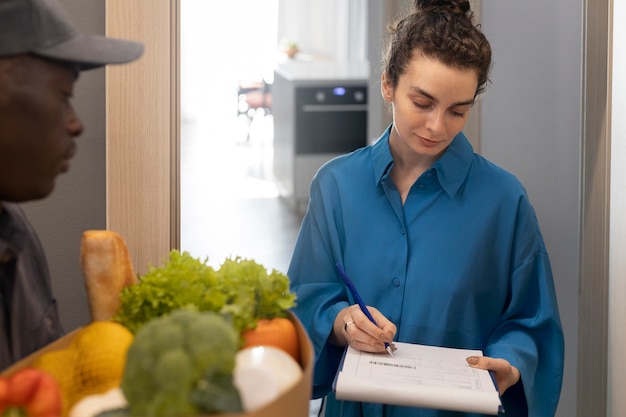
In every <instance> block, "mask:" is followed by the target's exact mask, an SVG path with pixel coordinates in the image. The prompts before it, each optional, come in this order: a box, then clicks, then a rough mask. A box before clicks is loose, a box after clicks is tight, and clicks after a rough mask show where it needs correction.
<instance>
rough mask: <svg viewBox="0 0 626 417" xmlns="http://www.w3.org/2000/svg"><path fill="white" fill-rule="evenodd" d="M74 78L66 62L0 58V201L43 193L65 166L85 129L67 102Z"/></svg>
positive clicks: (43, 195) (37, 196) (34, 58)
mask: <svg viewBox="0 0 626 417" xmlns="http://www.w3.org/2000/svg"><path fill="white" fill-rule="evenodd" d="M75 81H76V72H75V71H74V69H73V68H72V67H71V66H70V65H66V64H61V63H57V62H54V61H49V60H46V59H42V58H37V57H34V56H29V55H23V56H19V57H14V58H9V59H4V60H0V121H1V122H0V200H9V201H16V202H20V201H28V200H34V199H39V198H43V197H45V196H47V195H48V194H49V193H50V192H51V191H52V189H53V187H54V183H55V179H56V177H57V176H58V175H59V174H61V173H64V172H66V171H67V170H68V169H69V161H70V159H71V158H72V157H73V156H74V154H75V152H76V145H75V143H74V139H75V138H76V137H77V136H78V135H80V133H81V132H82V131H83V125H82V123H81V121H80V120H79V118H78V116H77V115H76V113H75V112H74V108H73V106H72V104H71V101H70V99H71V97H72V92H73V89H74V82H75Z"/></svg>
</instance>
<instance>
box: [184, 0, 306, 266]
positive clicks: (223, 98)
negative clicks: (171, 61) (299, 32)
mask: <svg viewBox="0 0 626 417" xmlns="http://www.w3.org/2000/svg"><path fill="white" fill-rule="evenodd" d="M217 10H218V8H217V7H216V6H214V5H213V3H212V2H207V1H205V0H182V1H181V163H180V165H181V174H180V181H181V191H180V193H181V216H180V217H181V244H180V246H181V250H184V251H188V252H189V253H191V254H192V255H193V256H196V257H199V258H201V259H204V258H208V263H209V264H211V265H213V266H219V265H220V264H221V263H222V262H223V261H224V259H225V258H227V257H235V256H241V257H242V258H248V259H254V260H255V261H257V262H259V263H261V264H263V265H264V266H265V267H266V268H268V269H277V270H279V271H281V272H284V273H286V271H287V267H288V262H289V259H290V257H291V252H292V250H293V245H294V243H295V238H296V235H297V231H298V228H299V221H300V219H299V218H298V216H297V215H296V214H295V213H293V212H291V211H290V209H289V208H288V207H287V206H286V205H285V204H284V203H283V202H282V200H281V199H280V197H279V193H278V189H277V186H276V182H275V180H274V176H273V172H272V171H273V168H272V167H273V118H272V113H271V84H272V82H273V69H274V65H275V59H276V56H277V45H278V40H277V21H278V0H236V1H230V2H226V3H220V6H219V13H218V12H217ZM256 87H260V88H259V89H255V88H256ZM257 93H261V94H262V95H261V99H262V100H261V103H262V104H260V105H257V104H255V103H256V102H255V101H254V100H255V94H257ZM257 98H258V96H257Z"/></svg>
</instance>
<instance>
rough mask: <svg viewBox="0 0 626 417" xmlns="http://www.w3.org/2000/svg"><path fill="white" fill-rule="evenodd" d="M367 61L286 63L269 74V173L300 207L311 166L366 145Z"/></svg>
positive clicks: (315, 167) (284, 194)
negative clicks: (271, 165)
mask: <svg viewBox="0 0 626 417" xmlns="http://www.w3.org/2000/svg"><path fill="white" fill-rule="evenodd" d="M367 83H368V66H367V63H329V62H318V63H313V62H312V63H291V64H285V65H283V66H279V67H278V68H277V69H276V71H275V75H274V84H273V86H272V91H273V95H274V97H273V102H272V105H273V115H274V175H275V177H276V180H277V181H278V185H279V189H280V192H281V196H282V197H283V198H285V199H286V200H287V201H288V202H289V203H290V204H291V205H292V206H293V208H294V209H295V210H297V211H298V212H300V213H303V212H304V211H305V210H306V206H307V204H308V199H309V188H310V184H311V180H312V179H313V176H314V175H315V173H316V172H317V170H318V169H319V168H320V167H321V166H322V165H323V164H324V163H325V162H327V161H328V160H330V159H331V158H334V157H336V156H339V155H341V154H344V153H348V152H351V151H353V150H355V149H357V148H361V147H363V146H366V145H367V142H368V141H367V115H368V110H367V96H368V88H367Z"/></svg>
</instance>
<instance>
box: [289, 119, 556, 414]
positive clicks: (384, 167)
mask: <svg viewBox="0 0 626 417" xmlns="http://www.w3.org/2000/svg"><path fill="white" fill-rule="evenodd" d="M389 132H390V129H387V130H386V132H385V133H384V134H383V135H382V136H381V138H380V139H379V140H378V141H377V142H376V143H375V144H374V145H371V146H367V147H365V148H362V149H360V150H357V151H355V152H353V153H351V154H348V155H344V156H341V157H338V158H336V159H334V160H332V161H329V162H328V163H327V164H325V165H324V166H323V167H322V168H321V169H320V170H319V172H318V173H317V175H316V176H315V178H314V179H313V181H312V184H311V192H310V202H309V207H308V210H307V213H306V215H305V217H304V219H303V222H302V226H301V230H300V233H299V236H298V239H297V243H296V247H295V251H294V254H293V258H292V261H291V264H290V267H289V270H288V276H289V277H290V279H291V281H292V289H293V291H294V292H295V293H296V295H297V303H298V305H297V306H296V307H295V308H294V312H295V313H296V314H297V316H298V317H299V318H300V320H301V321H302V322H303V324H304V326H305V327H306V329H307V330H308V332H309V335H310V337H311V339H312V342H313V344H314V348H315V358H316V364H315V372H314V387H313V390H314V397H322V396H325V395H327V394H328V393H329V392H330V391H331V384H332V380H333V378H334V376H335V373H336V371H337V367H338V365H339V361H340V358H341V355H342V352H343V349H341V348H338V347H336V346H334V345H332V344H330V343H329V342H328V337H329V335H330V333H331V332H332V329H333V323H334V320H335V318H336V316H337V314H338V312H339V311H340V310H341V309H343V308H345V307H347V306H348V305H350V304H352V303H354V300H352V299H351V297H350V295H349V294H348V292H347V291H346V289H345V288H344V286H343V285H342V282H341V280H340V279H339V277H338V276H337V274H336V272H335V267H334V266H335V264H336V263H340V264H342V265H343V266H344V268H345V269H346V271H347V273H348V275H350V277H351V278H352V280H353V281H354V284H355V286H356V287H357V288H358V290H359V292H360V295H361V296H362V298H363V299H364V300H365V302H366V304H368V305H372V306H374V307H376V308H378V309H379V310H380V311H381V312H382V313H383V314H384V315H385V316H386V317H387V318H388V319H389V320H391V321H392V322H394V323H395V324H396V326H397V327H398V332H397V334H396V339H397V340H398V341H402V342H411V343H421V344H428V345H437V346H447V347H456V348H468V349H481V350H483V352H484V354H485V355H487V356H492V357H500V358H504V359H506V360H508V361H509V362H510V363H511V364H512V365H514V366H516V367H517V368H518V369H519V370H520V374H521V381H522V382H521V383H520V384H517V385H516V386H514V387H512V388H510V389H509V391H507V392H506V393H505V395H504V397H503V404H504V408H505V409H506V411H507V415H509V416H511V415H525V414H526V407H528V410H529V411H528V412H529V414H530V415H532V416H552V415H554V413H555V410H556V406H557V403H558V398H559V394H560V389H561V382H562V373H563V351H564V341H563V333H562V328H561V323H560V319H559V313H558V307H557V301H556V296H555V290H554V284H553V278H552V272H551V269H550V261H549V258H548V254H547V252H546V248H545V245H544V241H543V238H542V235H541V232H540V229H539V225H538V222H537V219H536V216H535V212H534V210H533V208H532V206H531V204H530V202H529V199H528V196H527V194H526V191H525V189H524V187H523V186H522V185H521V183H520V182H519V181H518V180H517V179H516V178H515V177H514V176H513V175H512V174H510V173H508V172H506V171H505V170H503V169H502V168H500V167H498V166H496V165H495V164H493V163H492V162H490V161H488V160H486V159H485V158H483V157H481V156H480V155H477V154H475V153H474V152H473V149H472V147H471V145H470V143H469V142H468V141H467V139H466V138H465V136H464V135H463V134H462V133H460V134H459V135H458V136H457V137H455V138H454V140H453V141H452V143H451V144H450V146H449V147H448V149H447V150H446V151H445V153H444V154H443V155H442V156H441V157H440V158H439V159H438V160H437V161H436V162H435V163H434V164H433V165H432V167H431V168H430V169H428V170H427V171H426V172H424V173H423V174H422V175H421V176H420V178H419V179H418V180H417V181H416V182H415V184H414V185H413V186H412V188H411V190H410V192H409V194H408V196H407V198H406V201H405V203H404V204H402V201H401V198H400V194H399V192H398V190H397V189H396V187H395V185H394V184H393V182H392V180H391V177H390V175H389V173H390V171H391V168H392V166H393V158H392V156H391V152H390V150H389ZM383 407H384V408H385V411H384V412H383ZM326 408H327V410H328V412H330V414H329V413H328V412H327V415H329V416H330V415H339V414H338V413H339V410H341V412H342V414H341V415H343V416H361V415H364V416H368V417H370V416H371V417H373V416H383V415H385V416H388V417H391V416H398V417H400V416H402V417H411V416H444V415H454V416H458V415H460V414H456V413H449V412H443V411H435V410H424V409H418V408H406V407H398V406H382V405H376V404H360V403H352V402H347V401H345V402H344V401H337V400H335V399H334V396H333V394H332V393H330V395H329V396H328V398H327V403H326ZM517 412H519V414H517ZM383 413H384V414H383Z"/></svg>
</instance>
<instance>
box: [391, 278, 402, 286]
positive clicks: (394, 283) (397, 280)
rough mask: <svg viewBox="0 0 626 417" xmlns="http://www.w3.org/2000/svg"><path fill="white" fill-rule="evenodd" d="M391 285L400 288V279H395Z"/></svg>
mask: <svg viewBox="0 0 626 417" xmlns="http://www.w3.org/2000/svg"><path fill="white" fill-rule="evenodd" d="M391 283H392V284H393V286H394V287H399V286H400V280H399V279H398V278H394V279H393V281H392V282H391Z"/></svg>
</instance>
